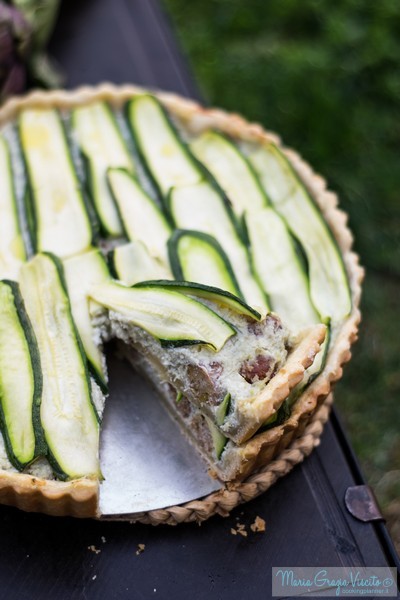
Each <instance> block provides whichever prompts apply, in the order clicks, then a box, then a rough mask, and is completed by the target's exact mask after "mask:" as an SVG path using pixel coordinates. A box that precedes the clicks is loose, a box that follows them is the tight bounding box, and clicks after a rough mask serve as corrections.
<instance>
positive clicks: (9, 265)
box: [0, 135, 26, 280]
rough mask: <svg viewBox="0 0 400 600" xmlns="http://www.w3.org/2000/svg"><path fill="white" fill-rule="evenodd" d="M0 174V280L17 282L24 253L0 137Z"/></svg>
mask: <svg viewBox="0 0 400 600" xmlns="http://www.w3.org/2000/svg"><path fill="white" fill-rule="evenodd" d="M0 173H1V177H0V214H1V219H0V278H1V279H3V278H10V279H15V280H17V279H18V274H19V269H20V267H21V265H22V263H23V262H25V260H26V253H25V247H24V242H23V239H22V234H21V229H20V225H19V220H18V210H17V202H16V198H15V190H14V180H13V173H12V167H11V157H10V151H9V148H8V145H7V142H6V140H5V139H4V138H3V136H1V135H0Z"/></svg>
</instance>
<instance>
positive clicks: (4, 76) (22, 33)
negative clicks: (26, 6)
mask: <svg viewBox="0 0 400 600" xmlns="http://www.w3.org/2000/svg"><path fill="white" fill-rule="evenodd" d="M31 41H32V28H31V26H30V25H29V23H28V22H27V20H26V19H25V18H24V16H23V15H22V13H21V12H20V11H19V10H17V9H16V8H14V7H12V6H9V5H7V4H5V3H4V2H0V101H1V102H2V101H3V100H4V99H5V98H6V97H7V96H10V95H12V94H18V93H20V92H22V91H24V89H25V87H26V82H27V69H26V65H25V61H26V60H27V58H28V56H29V49H30V45H31Z"/></svg>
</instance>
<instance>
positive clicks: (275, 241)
mask: <svg viewBox="0 0 400 600" xmlns="http://www.w3.org/2000/svg"><path fill="white" fill-rule="evenodd" d="M246 227H247V232H248V236H249V240H250V248H251V256H252V262H253V267H254V270H255V272H256V274H257V277H258V280H259V281H260V283H261V284H262V286H263V288H264V290H265V292H266V294H267V295H268V298H269V301H270V304H271V308H272V310H273V311H274V312H276V313H277V314H278V315H279V316H280V317H281V318H282V320H283V321H284V322H285V323H286V324H287V325H288V327H289V328H290V330H291V331H292V332H293V333H294V334H296V333H298V332H299V331H300V330H301V329H304V328H305V327H309V326H310V325H314V324H316V323H319V322H320V321H321V319H320V317H319V316H318V314H317V312H316V311H315V309H314V307H313V305H312V302H311V299H310V294H309V289H308V280H307V275H306V273H305V272H304V270H303V267H302V265H301V263H300V260H299V257H298V256H297V255H296V250H295V247H294V244H293V241H292V239H291V237H290V234H289V232H288V230H287V228H286V225H285V223H284V221H283V219H282V218H281V217H280V216H279V215H278V214H277V213H276V212H275V211H274V210H273V209H272V208H263V209H262V210H260V211H257V212H249V213H248V214H246Z"/></svg>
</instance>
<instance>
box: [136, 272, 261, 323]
mask: <svg viewBox="0 0 400 600" xmlns="http://www.w3.org/2000/svg"><path fill="white" fill-rule="evenodd" d="M142 287H144V288H152V287H154V288H165V289H168V288H169V289H173V290H176V291H177V292H180V293H182V294H187V295H189V296H198V297H199V298H205V299H206V300H211V301H212V302H217V303H219V304H222V305H223V306H226V307H228V308H231V309H232V310H234V311H236V312H238V313H240V314H243V315H246V316H248V317H251V318H252V319H254V320H256V321H260V320H261V319H262V316H261V315H260V313H259V312H258V311H256V310H255V309H254V308H252V307H251V306H249V305H248V304H246V303H245V302H244V301H243V300H242V299H241V298H238V297H237V296H234V295H233V294H231V293H230V292H227V291H226V290H221V289H219V288H216V287H213V286H210V285H204V284H202V283H196V282H194V281H169V280H158V281H143V282H140V283H137V284H135V285H134V286H133V288H142Z"/></svg>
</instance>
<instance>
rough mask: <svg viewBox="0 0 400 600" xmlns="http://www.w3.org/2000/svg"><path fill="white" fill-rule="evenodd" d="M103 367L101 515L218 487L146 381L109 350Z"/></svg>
mask: <svg viewBox="0 0 400 600" xmlns="http://www.w3.org/2000/svg"><path fill="white" fill-rule="evenodd" d="M108 370H109V378H110V396H109V398H108V400H107V402H106V408H105V413H104V418H103V424H102V431H101V436H100V464H101V470H102V473H103V476H104V481H103V482H102V483H101V485H100V500H99V508H100V512H101V515H102V517H105V518H113V517H114V518H119V519H121V518H122V519H123V518H125V519H129V518H132V517H133V516H134V515H135V513H139V512H143V511H149V510H153V509H158V508H165V507H168V506H174V505H177V504H182V503H184V502H188V501H190V500H194V499H197V498H200V497H202V496H205V495H207V494H209V493H211V492H213V491H215V490H218V489H220V488H221V487H222V484H221V483H220V482H219V481H216V480H214V479H212V478H211V477H210V476H209V475H208V473H207V465H206V463H205V462H204V461H203V460H202V458H201V457H200V456H199V454H198V452H197V451H196V449H195V448H194V447H193V446H192V445H191V444H190V443H189V442H188V440H187V439H186V438H185V436H184V435H183V434H182V431H181V429H180V428H179V426H178V425H177V423H176V422H175V421H174V420H173V418H172V417H171V416H170V414H169V413H168V412H167V409H166V408H165V407H164V405H163V402H162V401H161V400H160V398H159V397H158V396H157V392H155V390H153V389H152V388H151V386H150V384H149V383H148V382H147V381H145V379H144V378H143V377H142V376H140V375H138V374H137V373H135V371H134V370H133V368H132V367H131V366H130V365H129V364H128V363H127V362H126V361H124V360H120V359H118V358H116V357H115V356H112V355H111V356H109V357H108Z"/></svg>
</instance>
